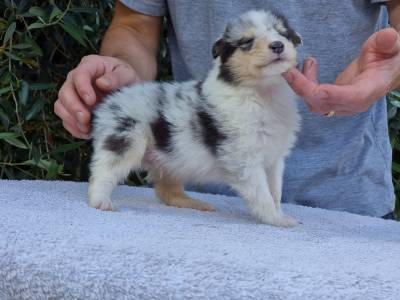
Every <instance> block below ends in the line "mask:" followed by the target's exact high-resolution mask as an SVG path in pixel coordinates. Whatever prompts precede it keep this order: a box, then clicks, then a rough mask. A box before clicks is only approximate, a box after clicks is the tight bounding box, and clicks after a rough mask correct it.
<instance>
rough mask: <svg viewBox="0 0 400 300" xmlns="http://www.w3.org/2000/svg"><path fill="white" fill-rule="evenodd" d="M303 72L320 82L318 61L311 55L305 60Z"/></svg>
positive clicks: (309, 77)
mask: <svg viewBox="0 0 400 300" xmlns="http://www.w3.org/2000/svg"><path fill="white" fill-rule="evenodd" d="M302 73H303V74H304V76H305V77H306V78H308V79H309V80H311V81H313V82H315V83H317V82H318V65H317V61H316V60H315V59H314V58H312V57H309V58H307V59H306V60H305V61H304V64H303V70H302Z"/></svg>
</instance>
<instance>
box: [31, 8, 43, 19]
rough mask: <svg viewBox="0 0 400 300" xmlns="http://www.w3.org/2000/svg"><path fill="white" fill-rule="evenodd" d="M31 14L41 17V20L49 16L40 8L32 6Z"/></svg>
mask: <svg viewBox="0 0 400 300" xmlns="http://www.w3.org/2000/svg"><path fill="white" fill-rule="evenodd" d="M29 13H30V14H32V15H34V16H37V17H41V18H45V17H46V16H47V14H46V12H45V11H44V10H43V9H42V8H40V7H38V6H32V7H31V8H30V9H29Z"/></svg>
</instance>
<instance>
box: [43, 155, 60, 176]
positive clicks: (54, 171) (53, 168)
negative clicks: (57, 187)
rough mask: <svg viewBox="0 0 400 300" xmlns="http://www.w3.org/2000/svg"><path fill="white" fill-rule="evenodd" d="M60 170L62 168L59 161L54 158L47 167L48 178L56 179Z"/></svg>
mask: <svg viewBox="0 0 400 300" xmlns="http://www.w3.org/2000/svg"><path fill="white" fill-rule="evenodd" d="M59 170H60V168H59V165H58V163H57V162H56V161H55V160H54V159H52V160H50V164H49V167H48V168H47V175H46V179H56V178H57V175H58V172H59ZM60 171H61V170H60Z"/></svg>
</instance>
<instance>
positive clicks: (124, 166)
mask: <svg viewBox="0 0 400 300" xmlns="http://www.w3.org/2000/svg"><path fill="white" fill-rule="evenodd" d="M123 141H124V142H123ZM112 143H114V145H112ZM114 146H115V147H114ZM116 146H119V147H116ZM145 147H146V145H145V142H143V143H132V144H130V143H129V139H128V138H124V140H123V138H122V137H121V138H119V137H114V136H110V137H108V138H107V139H105V140H104V142H103V143H98V144H97V145H96V144H94V155H93V160H92V163H91V166H90V172H91V176H90V180H89V192H88V193H89V206H91V207H94V208H98V209H101V210H113V205H112V203H111V193H112V191H113V189H114V187H115V186H116V185H117V184H118V183H119V182H120V181H123V180H124V179H125V178H126V177H127V176H128V175H129V173H130V171H131V170H132V169H139V168H140V166H141V161H142V158H143V155H144V152H145ZM122 150H123V151H122Z"/></svg>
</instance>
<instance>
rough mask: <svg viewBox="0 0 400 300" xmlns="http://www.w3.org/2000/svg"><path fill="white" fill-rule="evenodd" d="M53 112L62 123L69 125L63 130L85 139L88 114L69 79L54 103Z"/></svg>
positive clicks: (88, 129) (88, 128)
mask: <svg viewBox="0 0 400 300" xmlns="http://www.w3.org/2000/svg"><path fill="white" fill-rule="evenodd" d="M54 112H55V113H56V115H57V116H59V117H60V118H61V119H62V120H63V121H64V123H68V124H69V126H68V128H67V127H65V128H66V129H67V130H68V131H69V132H70V133H71V134H72V135H74V136H75V137H79V138H87V133H88V132H89V131H90V127H89V121H90V112H89V110H88V108H87V107H86V105H84V103H83V102H82V100H81V99H80V97H79V95H78V94H77V92H76V91H75V88H74V86H73V83H72V80H71V79H70V78H68V79H67V81H66V82H65V83H64V85H63V86H62V87H61V89H60V91H59V93H58V99H57V101H56V102H55V103H54ZM69 129H71V130H69Z"/></svg>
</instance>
